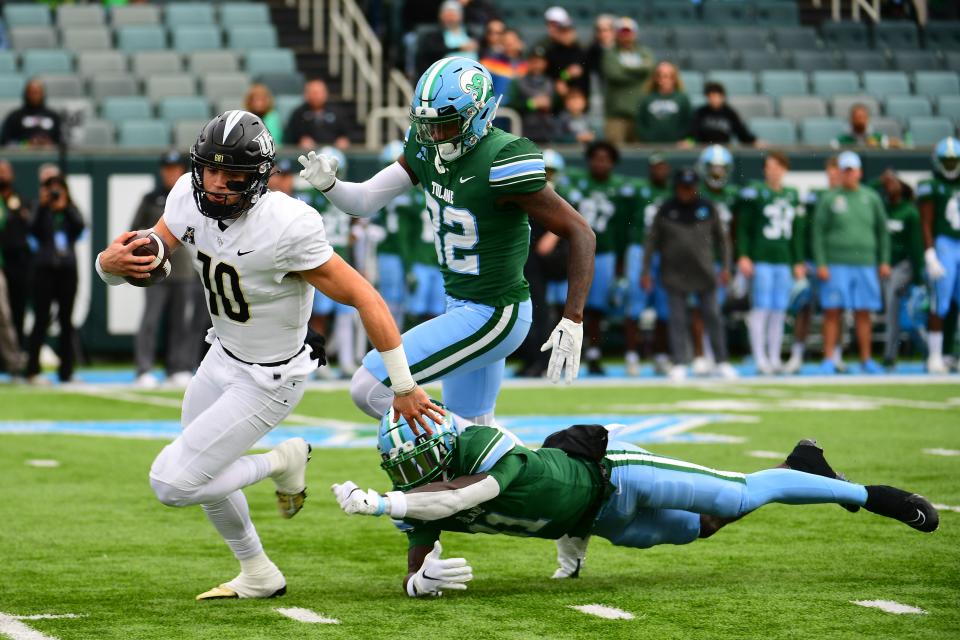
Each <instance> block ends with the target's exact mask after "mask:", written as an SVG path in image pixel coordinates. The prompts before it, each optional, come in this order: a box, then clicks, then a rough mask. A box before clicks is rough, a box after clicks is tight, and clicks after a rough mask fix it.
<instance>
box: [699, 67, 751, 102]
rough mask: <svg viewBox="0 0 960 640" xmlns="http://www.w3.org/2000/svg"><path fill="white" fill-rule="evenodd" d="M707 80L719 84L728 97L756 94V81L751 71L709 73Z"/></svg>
mask: <svg viewBox="0 0 960 640" xmlns="http://www.w3.org/2000/svg"><path fill="white" fill-rule="evenodd" d="M707 79H708V80H709V81H712V82H719V83H720V84H722V85H723V88H724V89H726V91H727V95H728V96H743V95H750V94H754V93H756V92H757V81H756V78H755V77H754V75H753V72H752V71H711V72H709V73H707Z"/></svg>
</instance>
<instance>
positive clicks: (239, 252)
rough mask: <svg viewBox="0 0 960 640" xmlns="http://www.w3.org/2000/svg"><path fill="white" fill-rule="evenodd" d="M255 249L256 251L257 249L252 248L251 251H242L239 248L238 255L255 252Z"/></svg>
mask: <svg viewBox="0 0 960 640" xmlns="http://www.w3.org/2000/svg"><path fill="white" fill-rule="evenodd" d="M254 251H256V249H250V251H240V250H239V249H237V255H238V256H245V255H247V254H248V253H253V252H254Z"/></svg>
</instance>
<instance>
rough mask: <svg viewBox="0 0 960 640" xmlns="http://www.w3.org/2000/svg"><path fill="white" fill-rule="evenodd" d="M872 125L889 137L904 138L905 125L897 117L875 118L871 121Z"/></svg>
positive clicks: (874, 128) (875, 129)
mask: <svg viewBox="0 0 960 640" xmlns="http://www.w3.org/2000/svg"><path fill="white" fill-rule="evenodd" d="M870 126H872V127H873V130H874V131H879V132H880V133H882V134H883V135H885V136H887V137H888V138H896V139H898V140H903V125H901V124H900V122H899V121H897V120H896V119H895V118H874V119H872V120H871V121H870Z"/></svg>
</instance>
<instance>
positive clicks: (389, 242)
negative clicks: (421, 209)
mask: <svg viewBox="0 0 960 640" xmlns="http://www.w3.org/2000/svg"><path fill="white" fill-rule="evenodd" d="M419 193H420V192H419V191H417V190H415V189H411V190H410V191H408V192H407V193H404V194H402V195H399V196H397V197H396V198H394V199H393V200H392V201H391V202H390V204H388V205H387V206H386V207H384V208H383V209H381V210H380V211H378V212H377V214H376V215H375V216H374V217H373V219H372V220H371V222H372V223H373V224H376V225H380V226H381V227H383V230H384V231H385V232H386V237H385V238H384V239H383V241H381V242H380V243H379V244H377V253H389V254H394V255H398V256H401V258H405V257H406V255H407V253H408V252H409V250H410V247H409V245H408V244H407V242H406V240H407V236H408V235H409V234H408V231H407V228H408V227H409V226H410V225H411V224H414V223H415V222H419V217H420V216H419V215H417V217H416V219H415V220H414V219H412V218H411V216H410V215H409V214H408V209H410V208H411V206H413V198H414V197H416V195H417V194H419ZM421 197H422V196H421ZM403 262H404V264H406V263H407V260H406V259H404V261H403Z"/></svg>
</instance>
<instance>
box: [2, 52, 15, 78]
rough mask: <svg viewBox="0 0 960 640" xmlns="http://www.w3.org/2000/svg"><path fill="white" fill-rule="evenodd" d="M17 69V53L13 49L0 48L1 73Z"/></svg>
mask: <svg viewBox="0 0 960 640" xmlns="http://www.w3.org/2000/svg"><path fill="white" fill-rule="evenodd" d="M16 70H17V56H16V54H15V53H14V52H13V51H4V50H0V73H4V74H5V73H13V72H14V71H16Z"/></svg>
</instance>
